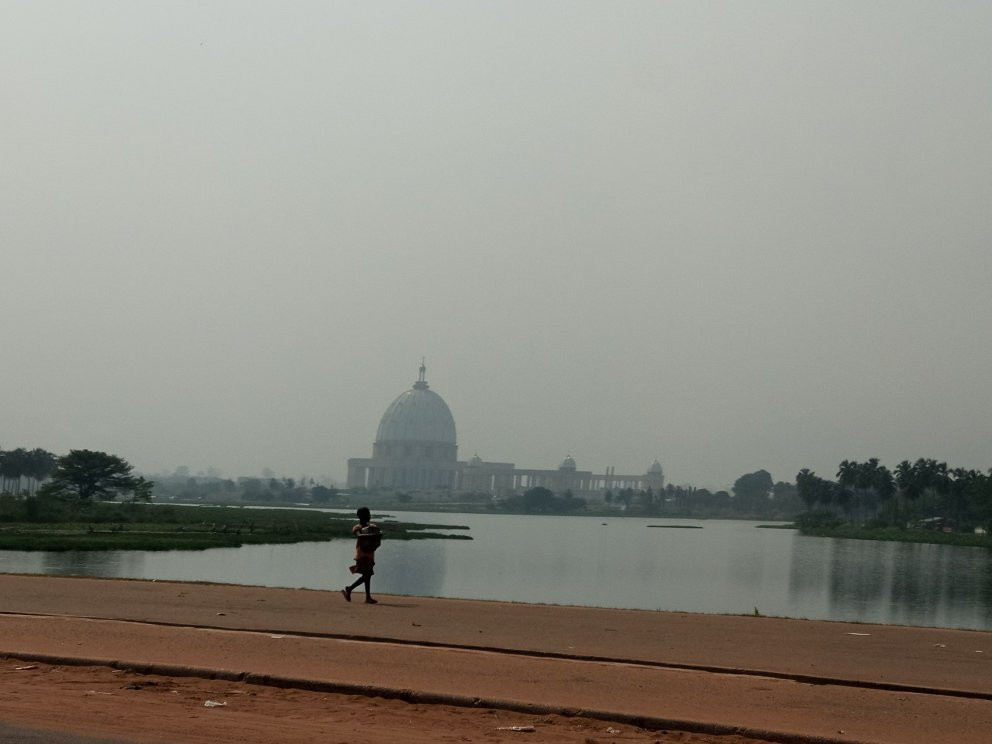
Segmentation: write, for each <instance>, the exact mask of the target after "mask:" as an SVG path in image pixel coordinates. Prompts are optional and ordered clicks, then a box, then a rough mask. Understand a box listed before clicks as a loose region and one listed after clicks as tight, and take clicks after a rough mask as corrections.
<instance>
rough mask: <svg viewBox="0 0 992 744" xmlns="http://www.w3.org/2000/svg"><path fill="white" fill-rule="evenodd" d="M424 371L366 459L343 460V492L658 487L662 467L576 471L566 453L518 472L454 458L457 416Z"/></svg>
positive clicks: (585, 493) (385, 419) (592, 492)
mask: <svg viewBox="0 0 992 744" xmlns="http://www.w3.org/2000/svg"><path fill="white" fill-rule="evenodd" d="M426 373H427V370H426V368H425V366H424V364H423V363H421V365H420V375H419V377H418V379H417V381H416V382H414V383H413V387H412V388H410V389H409V390H407V391H405V392H403V393H401V394H400V396H399V397H398V398H396V400H394V401H393V402H392V403H390V404H389V406H388V407H387V408H386V412H385V413H384V414H382V419H380V421H379V429H378V431H377V432H376V437H375V442H374V443H373V445H372V456H371V457H353V458H351V459H349V460H348V488H369V489H396V490H404V491H410V490H414V491H437V490H443V491H450V492H462V493H464V492H468V493H487V494H490V495H492V496H496V497H501V496H507V495H510V494H514V493H522V492H523V491H526V490H527V489H529V488H535V487H537V486H542V487H544V488H547V489H549V490H551V491H552V492H554V493H555V494H563V493H565V492H566V491H570V492H571V493H572V495H574V496H579V497H600V496H602V495H603V494H605V493H606V492H607V491H613V492H617V491H620V490H623V489H628V488H630V489H634V490H638V491H639V490H647V489H649V488H650V489H651V490H653V491H658V490H660V489H661V488H662V487H663V486H664V484H665V480H664V475H663V473H662V469H661V464H660V463H659V462H658V461H657V460H655V461H654V463H653V464H652V465H651V467H649V468H648V469H647V471H646V472H645V473H644V474H642V475H618V474H617V473H615V472H614V469H613V468H612V467H608V468H606V472H605V473H593V472H591V471H588V470H579V469H578V467H577V465H576V463H575V460H574V459H572V456H571V455H568V456H566V457H565V459H564V460H562V462H561V464H560V465H559V466H558V467H557V468H555V469H553V470H536V469H526V468H518V467H517V466H516V465H514V464H513V463H512V462H488V461H486V460H483V459H482V458H481V457H479V456H478V454H476V455H473V456H472V457H471V458H469V459H468V460H459V459H458V445H457V441H456V438H455V419H454V417H453V416H452V415H451V410H450V409H449V408H448V404H447V403H445V402H444V399H443V398H442V397H441V396H440V395H438V394H437V393H435V392H434V391H433V390H431V389H430V386H429V385H428V384H427V377H426Z"/></svg>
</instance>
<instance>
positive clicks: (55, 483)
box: [40, 450, 152, 501]
mask: <svg viewBox="0 0 992 744" xmlns="http://www.w3.org/2000/svg"><path fill="white" fill-rule="evenodd" d="M131 470H132V466H131V465H130V464H129V463H128V462H127V461H126V460H124V459H122V458H120V457H117V456H116V455H108V454H107V453H106V452H94V451H92V450H72V451H70V452H69V454H68V455H65V456H63V457H60V458H59V459H58V462H57V463H56V466H55V471H54V472H53V473H52V479H51V480H50V481H48V483H46V484H45V485H44V486H42V488H41V491H40V493H42V494H45V495H49V496H62V497H64V498H72V499H77V500H79V501H93V500H96V499H115V498H117V497H118V496H123V495H127V494H131V497H132V499H135V500H137V499H141V500H145V501H147V500H148V499H150V498H151V490H152V484H151V482H150V481H147V480H145V479H144V478H142V477H140V476H135V475H132V473H131Z"/></svg>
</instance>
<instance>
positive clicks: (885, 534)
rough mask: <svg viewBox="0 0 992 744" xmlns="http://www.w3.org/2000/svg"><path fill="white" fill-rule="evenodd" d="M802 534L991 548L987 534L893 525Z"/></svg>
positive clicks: (808, 530)
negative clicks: (906, 527) (917, 528)
mask: <svg viewBox="0 0 992 744" xmlns="http://www.w3.org/2000/svg"><path fill="white" fill-rule="evenodd" d="M801 532H802V534H804V535H811V536H813V537H842V538H848V539H851V540H887V541H890V542H908V543H929V544H933V545H963V546H967V547H976V548H992V540H990V539H989V536H988V535H976V534H973V533H958V532H938V531H936V530H914V529H904V530H900V529H898V528H895V527H856V526H854V525H840V526H837V527H807V528H804V529H802V530H801Z"/></svg>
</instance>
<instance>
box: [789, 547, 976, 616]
mask: <svg viewBox="0 0 992 744" xmlns="http://www.w3.org/2000/svg"><path fill="white" fill-rule="evenodd" d="M789 593H790V597H791V602H792V605H793V607H794V608H795V609H794V611H795V612H796V613H797V614H799V615H802V614H804V613H805V614H806V616H807V617H809V616H814V615H815V614H816V608H817V604H818V602H820V601H822V600H823V599H824V597H825V599H826V601H827V610H826V613H825V614H826V616H828V617H831V618H835V619H847V620H860V621H865V622H881V623H907V624H913V625H936V626H951V627H975V628H988V627H990V626H992V555H990V554H989V553H988V552H987V551H984V550H982V549H980V548H962V547H957V546H950V545H925V544H914V543H891V542H881V541H868V540H842V539H835V538H800V539H797V540H796V541H795V542H794V543H793V548H792V559H791V563H790V568H789Z"/></svg>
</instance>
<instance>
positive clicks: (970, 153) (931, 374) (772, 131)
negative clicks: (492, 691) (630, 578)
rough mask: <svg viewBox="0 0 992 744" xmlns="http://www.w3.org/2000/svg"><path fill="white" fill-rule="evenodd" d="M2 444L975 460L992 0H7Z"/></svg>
mask: <svg viewBox="0 0 992 744" xmlns="http://www.w3.org/2000/svg"><path fill="white" fill-rule="evenodd" d="M0 76H2V77H0V84H2V89H3V90H4V98H3V101H4V112H5V116H3V117H0V154H2V158H3V163H4V168H3V169H2V170H0V203H2V204H3V205H4V213H3V217H2V219H0V252H2V264H0V272H2V273H0V276H2V278H3V282H2V287H3V288H2V290H0V313H2V317H3V325H2V331H0V343H2V348H3V350H4V351H5V353H6V364H5V365H4V366H5V385H4V386H3V393H2V395H3V397H2V402H3V405H2V408H0V410H2V412H3V417H2V424H0V448H3V449H11V448H14V447H22V446H23V447H42V448H45V449H48V450H50V451H53V452H55V453H57V454H64V453H66V452H68V450H70V449H81V448H86V449H97V450H104V451H107V452H112V453H114V454H118V455H120V456H122V457H124V458H126V459H127V460H128V461H129V462H131V463H132V464H133V465H134V466H135V468H136V469H137V470H139V471H141V472H145V473H158V472H163V471H171V470H173V469H175V468H176V467H178V466H188V467H189V468H190V469H191V470H192V471H194V472H197V471H206V470H207V469H208V468H216V469H218V470H219V471H220V472H222V473H223V474H224V475H226V476H230V477H236V476H239V475H258V474H260V473H261V472H262V470H263V469H264V468H271V469H272V470H273V471H275V472H277V473H279V474H280V475H283V476H292V477H299V476H301V475H307V476H312V477H315V478H319V477H324V476H332V477H334V478H337V479H338V480H341V481H343V480H344V478H345V475H346V467H345V463H346V460H347V459H348V458H349V457H367V456H369V454H370V451H371V446H372V441H373V439H374V438H375V433H376V427H377V425H378V422H379V418H380V417H381V415H382V413H383V412H384V411H385V409H386V407H387V406H388V405H389V403H390V402H391V401H392V400H393V399H394V398H395V397H396V396H398V395H399V394H400V393H402V392H403V391H404V390H406V389H408V388H409V387H410V386H411V385H412V383H413V382H414V380H416V379H417V368H418V367H419V365H420V360H421V358H422V357H426V365H427V381H428V382H429V384H430V386H431V389H432V390H434V391H436V392H437V393H438V394H440V395H441V396H442V397H443V398H444V400H445V401H446V402H447V404H448V406H449V407H450V408H451V411H452V413H453V415H454V419H455V423H456V425H457V432H458V445H459V457H460V458H461V459H465V458H468V457H471V456H472V454H473V453H476V452H478V454H479V455H480V456H481V457H483V458H485V459H487V460H493V461H503V462H514V463H516V464H517V466H518V467H531V468H554V467H557V465H558V464H559V463H560V462H561V460H562V459H563V458H564V457H565V456H566V455H568V454H570V455H572V456H573V457H574V458H575V460H576V461H577V463H578V467H579V468H580V469H583V470H593V471H596V472H602V470H603V469H604V468H605V467H607V466H614V467H615V468H616V471H617V473H642V472H644V471H645V470H646V469H647V467H648V466H649V465H650V464H651V463H652V462H653V461H654V459H655V458H657V459H658V460H659V461H660V462H661V464H662V466H663V467H664V469H665V475H666V479H667V480H668V481H669V482H674V483H677V484H684V483H689V484H692V485H696V486H705V487H709V488H726V487H728V486H729V485H730V484H732V483H733V481H734V480H735V479H736V478H737V477H738V476H740V475H742V474H744V473H748V472H752V471H755V470H758V469H762V468H763V469H766V470H768V471H769V472H770V473H771V474H772V476H773V478H774V479H775V480H788V481H791V480H793V479H794V478H795V474H796V472H797V471H798V470H799V469H800V468H803V467H809V468H812V469H813V470H815V471H817V473H819V474H820V475H822V476H825V477H832V476H833V474H834V472H835V471H836V469H837V464H838V463H839V462H840V461H841V460H843V459H859V460H861V459H866V458H869V457H879V458H880V459H881V460H882V462H883V463H884V464H886V465H888V466H890V467H893V466H895V464H896V463H898V462H899V461H900V460H903V459H911V460H912V459H916V458H918V457H934V458H937V459H939V460H944V461H946V462H947V463H948V464H949V465H951V466H952V467H958V466H960V467H968V468H977V469H981V470H988V469H989V468H990V467H992V447H990V443H992V395H990V392H989V381H990V380H992V343H990V340H992V339H990V336H992V333H990V319H992V291H990V287H992V240H990V238H992V210H990V205H992V137H990V136H989V132H992V4H990V3H982V2H968V1H966V0H962V1H961V2H957V3H952V4H947V3H940V2H924V1H922V0H903V1H901V2H878V3H872V4H863V3H853V2H841V3H827V2H775V1H773V0H754V2H749V3H715V2H665V3H658V2H636V1H635V2H628V3H623V4H616V3H607V2H602V1H597V2H582V1H581V0H579V1H577V2H575V1H573V2H567V3H566V2H545V3H527V2H519V1H513V0H510V1H508V2H501V3H493V4H482V3H479V4H466V3H462V2H455V1H454V0H437V1H436V2H432V3H423V4H419V3H396V2H383V3H376V4H374V5H370V4H365V3H351V2H334V1H325V2H304V1H300V2H295V3H292V4H282V3H274V2H259V3H240V2H233V1H221V0H207V1H206V2H201V3H166V4H160V5H153V4H147V3H122V2H111V1H109V0H94V1H93V2H88V3H57V2H51V1H50V0H39V1H37V2H23V3H20V2H8V3H3V4H0Z"/></svg>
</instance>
